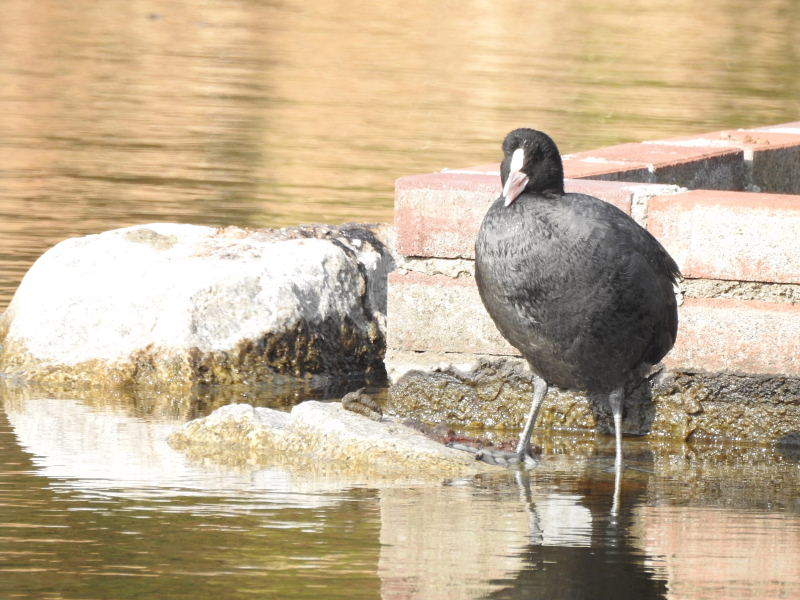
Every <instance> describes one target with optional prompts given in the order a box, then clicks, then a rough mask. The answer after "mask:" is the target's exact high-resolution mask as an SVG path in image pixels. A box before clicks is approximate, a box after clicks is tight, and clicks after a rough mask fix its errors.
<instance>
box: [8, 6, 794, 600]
mask: <svg viewBox="0 0 800 600" xmlns="http://www.w3.org/2000/svg"><path fill="white" fill-rule="evenodd" d="M798 98H800V3H798V2H796V1H793V0H774V1H770V0H766V1H764V2H758V3H749V2H741V1H733V0H727V1H724V0H707V1H706V2H704V3H703V4H702V10H700V9H699V8H698V5H697V3H696V2H690V1H689V0H677V1H676V2H670V3H666V2H652V1H650V2H622V1H616V2H614V1H605V0H603V1H600V2H597V1H595V2H588V1H583V2H582V1H569V2H558V3H556V2H550V3H535V4H534V3H519V2H517V3H495V2H485V1H480V2H439V3H433V2H426V3H422V2H420V3H404V4H402V5H397V4H391V3H356V2H349V1H347V0H345V1H344V2H328V1H324V0H323V1H314V0H312V1H310V2H299V1H296V0H289V1H286V2H281V1H277V0H276V1H270V0H263V1H262V0H203V1H196V2H189V1H187V0H174V1H170V2H166V1H156V0H104V1H103V2H96V1H90V0H72V1H71V2H63V1H61V0H36V1H35V2H31V1H30V0H3V2H2V19H0V309H2V308H3V307H4V306H5V305H6V304H7V303H8V301H9V300H10V297H11V295H12V294H13V290H14V289H15V287H16V285H17V283H18V282H19V279H20V278H21V276H22V274H23V273H24V272H25V270H26V269H27V268H28V267H29V266H30V264H31V263H32V261H33V260H35V258H36V257H37V256H38V255H39V254H41V252H42V251H43V250H45V249H46V248H47V247H49V246H50V245H52V244H53V243H55V242H57V241H59V240H61V239H64V238H66V237H69V236H73V235H82V234H86V233H92V232H98V231H102V230H105V229H109V228H113V227H120V226H126V225H130V224H133V223H141V222H150V221H182V222H192V223H203V224H212V225H213V224H237V225H251V226H273V225H288V224H295V223H298V222H314V221H316V222H319V221H323V222H331V223H334V222H342V221H348V220H356V221H386V220H389V219H390V218H391V205H392V185H393V180H394V179H395V178H396V177H399V176H402V175H406V174H411V173H421V172H428V171H433V170H437V169H440V168H443V167H456V166H467V165H470V164H479V163H484V162H487V161H491V160H495V159H496V158H497V155H498V144H499V140H500V139H501V138H502V136H503V135H504V133H505V132H506V131H508V130H509V129H511V128H514V127H517V126H520V125H532V126H536V127H538V128H541V129H544V130H546V131H549V132H550V133H551V134H552V135H553V136H554V137H555V138H556V140H557V141H558V142H559V144H560V145H561V148H562V150H563V151H575V150H580V149H587V148H591V147H596V146H600V145H604V144H610V143H615V142H621V141H630V140H638V139H645V138H652V137H656V136H668V135H675V134H681V133H686V132H691V131H704V130H712V129H715V128H728V127H742V126H752V125H761V124H766V123H774V122H781V121H790V120H797V119H798V118H800V102H799V101H798ZM295 388H296V389H295ZM281 389H282V391H281V392H280V393H274V390H273V391H271V392H270V391H267V392H264V391H263V390H262V391H255V392H254V391H252V390H245V391H238V390H234V391H228V392H225V393H224V394H222V395H217V396H214V397H204V398H199V399H197V398H195V399H184V401H179V402H177V403H169V402H167V403H165V402H164V401H163V399H161V400H160V399H159V398H113V399H112V398H100V399H98V398H88V397H81V396H80V395H78V396H75V397H64V395H63V394H59V395H57V396H58V397H56V398H54V397H52V396H53V395H52V394H44V393H30V392H9V393H5V394H3V395H2V396H0V408H2V410H0V455H1V456H2V458H0V542H1V543H0V598H3V599H5V598H37V599H38V598H69V599H72V598H80V599H93V598H147V597H152V598H184V597H185V598H199V599H202V598H251V597H258V598H306V597H309V598H311V597H313V598H315V599H319V598H339V597H347V598H350V599H353V598H362V597H363V598H379V597H382V598H420V599H436V598H443V599H448V600H450V599H456V598H569V599H574V598H593V599H594V598H605V597H614V598H616V599H617V600H624V599H626V598H631V599H632V598H662V597H666V598H675V599H679V598H680V599H683V598H733V599H735V598H798V597H800V517H799V516H798V515H799V514H800V505H798V500H797V498H798V495H799V494H798V491H800V490H798V480H800V472H799V471H798V469H799V468H800V467H798V458H797V456H796V455H791V454H786V453H784V454H781V453H779V452H777V451H776V450H773V449H758V448H751V449H738V448H732V447H727V448H722V449H715V448H697V447H682V446H681V447H667V446H658V445H656V446H653V445H648V444H647V443H640V444H638V445H635V446H634V445H632V444H631V445H630V446H629V447H628V448H626V452H628V453H629V454H630V455H631V456H632V462H633V463H634V464H635V465H638V466H639V467H640V469H641V470H638V471H637V470H634V471H630V472H628V473H626V478H625V482H624V490H623V505H622V509H621V512H620V514H619V516H618V517H617V518H616V519H610V518H609V510H610V491H611V488H610V486H611V476H610V474H609V473H607V472H606V470H605V469H606V467H607V466H608V463H609V451H610V446H609V445H608V442H609V440H604V439H601V440H600V446H601V447H600V449H599V450H598V451H597V453H596V454H595V451H594V448H595V441H594V440H588V441H586V440H583V441H581V442H580V443H578V442H576V441H575V440H572V439H564V440H560V441H558V440H557V441H553V442H552V450H553V452H555V453H554V454H550V455H548V456H547V458H546V460H545V461H544V464H543V465H542V467H541V468H540V469H539V470H537V471H536V472H535V473H534V474H533V475H532V478H531V479H530V480H523V481H516V480H514V479H513V478H512V477H510V476H508V477H506V476H501V477H494V478H488V479H482V480H477V481H470V482H449V483H448V484H444V485H437V486H429V487H415V486H411V487H396V488H380V489H373V488H366V487H363V486H353V485H352V482H347V481H307V480H303V478H302V477H300V478H298V477H297V475H296V474H295V475H290V474H288V473H286V472H282V471H278V470H269V469H267V470H262V471H257V472H246V471H242V472H232V471H230V470H225V469H222V468H220V467H215V466H214V465H200V464H192V463H190V462H189V461H187V460H186V459H185V458H184V457H182V456H181V455H179V454H177V453H175V452H173V451H172V450H171V449H170V448H169V447H168V446H167V445H166V443H165V437H166V435H167V433H168V431H170V430H171V429H173V428H174V427H176V426H177V425H178V424H179V423H180V422H181V421H183V420H185V419H186V418H190V417H193V416H196V415H197V414H198V413H202V412H205V411H207V410H210V409H211V408H213V407H214V406H216V405H218V404H220V403H222V402H223V401H229V400H231V399H238V400H252V399H255V400H256V401H258V402H261V403H279V404H290V403H292V402H295V401H296V400H297V399H298V398H301V397H305V396H308V395H319V394H320V393H322V394H323V395H324V394H325V393H327V392H329V390H328V391H324V390H323V391H320V390H318V389H316V388H314V386H313V385H311V386H308V385H305V386H294V384H292V383H291V382H289V383H285V384H284V385H283V387H282V388H281Z"/></svg>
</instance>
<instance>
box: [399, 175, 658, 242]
mask: <svg viewBox="0 0 800 600" xmlns="http://www.w3.org/2000/svg"><path fill="white" fill-rule="evenodd" d="M565 187H566V190H567V191H568V192H577V193H583V194H590V195H592V196H596V197H598V198H600V199H602V200H605V201H606V202H610V203H611V204H613V205H614V206H616V207H617V208H619V209H620V210H623V211H625V212H626V213H628V214H630V211H631V201H632V198H633V195H634V193H636V192H637V191H645V190H647V189H648V188H647V186H646V185H638V184H623V183H618V182H611V181H595V180H588V179H583V180H577V179H568V180H566V181H565ZM499 194H500V178H499V177H498V176H493V175H479V174H473V173H466V172H459V171H448V172H444V173H432V174H430V175H416V176H412V177H403V178H401V179H398V180H397V183H396V187H395V225H396V227H397V249H398V251H399V252H400V253H401V254H402V255H404V256H424V257H436V258H474V257H475V249H474V244H475V236H476V235H477V233H478V229H479V227H480V224H481V221H482V220H483V216H484V214H486V210H487V209H488V207H489V205H490V204H491V203H492V202H493V201H494V200H495V199H496V198H497V196H498V195H499Z"/></svg>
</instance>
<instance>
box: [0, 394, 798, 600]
mask: <svg viewBox="0 0 800 600" xmlns="http://www.w3.org/2000/svg"><path fill="white" fill-rule="evenodd" d="M263 400H266V399H263ZM275 400H279V399H278V398H276V399H275ZM0 408H2V412H0V464H2V465H3V472H2V475H1V476H0V541H1V542H2V544H0V573H2V577H0V597H3V598H69V599H72V598H76V599H77V598H80V599H86V598H142V597H152V598H165V599H171V598H197V599H201V600H202V599H205V598H209V599H212V598H220V597H223V598H231V599H238V598H251V597H259V598H286V599H293V598H319V597H324V598H365V599H366V598H419V599H426V600H436V599H442V600H448V599H459V598H464V599H467V598H520V599H523V598H540V597H541V598H550V599H558V598H564V599H570V600H574V599H576V598H577V599H580V598H587V599H589V598H592V599H595V598H600V599H602V598H616V599H617V600H634V599H643V598H687V599H688V598H691V599H704V600H705V599H708V600H711V599H718V598H721V597H724V598H730V599H735V598H797V597H800V453H798V452H797V451H795V452H794V454H793V453H792V452H785V453H784V454H781V453H780V452H778V451H775V450H767V449H764V448H755V447H749V448H748V447H735V446H708V447H702V446H697V445H689V446H683V445H677V446H676V445H670V444H667V443H664V442H660V443H659V442H657V441H650V442H646V441H632V440H631V441H628V442H626V447H625V452H626V456H627V459H628V462H629V464H630V465H631V466H632V467H633V468H632V469H630V470H628V471H626V473H625V478H624V481H623V487H622V495H621V501H620V507H619V510H618V513H617V514H613V513H612V492H613V483H614V480H613V473H612V472H611V471H610V469H609V467H610V466H611V465H612V463H613V440H612V439H611V438H608V437H606V438H603V437H600V438H599V439H594V438H593V436H580V437H574V436H572V437H565V436H560V437H558V436H556V437H548V438H543V439H540V440H539V442H540V443H541V444H542V445H543V446H544V447H545V449H546V454H545V456H544V457H543V459H542V464H541V465H540V466H539V467H538V468H537V469H536V470H534V471H532V472H530V473H529V474H528V475H527V476H515V475H514V474H512V473H505V472H503V473H500V474H495V475H491V476H483V477H477V478H474V479H466V480H456V481H445V482H441V483H432V484H424V485H423V484H419V483H417V484H412V485H405V484H403V483H402V482H399V483H397V484H386V483H385V484H382V485H379V486H369V485H365V484H363V483H361V484H355V483H354V482H353V481H352V480H348V479H347V478H346V477H344V476H335V475H329V476H327V477H320V476H314V477H312V476H309V475H304V474H303V473H302V472H292V471H287V470H285V469H281V468H277V467H272V468H271V467H264V468H254V467H251V468H236V469H232V468H230V467H223V466H221V465H215V464H214V463H213V462H202V463H201V462H196V461H193V460H191V459H189V458H186V457H185V456H184V455H183V454H181V453H179V452H176V451H175V450H173V449H172V448H171V447H170V446H169V445H168V444H167V442H166V437H167V435H168V433H169V432H170V431H172V430H173V429H174V428H176V427H177V426H179V424H180V423H181V422H182V421H183V420H184V418H185V415H183V414H182V412H181V410H180V409H179V408H177V407H176V406H174V405H173V406H170V404H169V403H161V404H158V403H155V404H153V405H151V406H150V407H149V409H145V408H144V407H143V406H138V407H131V406H125V405H124V404H122V403H120V402H118V401H115V400H114V399H111V398H106V397H103V396H97V395H84V397H83V398H79V397H77V396H72V397H70V396H69V395H68V394H62V395H61V396H60V397H58V398H53V397H48V396H46V395H43V394H42V393H40V392H34V391H31V390H26V389H24V388H22V389H20V388H11V389H7V390H6V391H5V393H4V395H3V399H2V406H1V407H0ZM565 451H566V452H568V453H565Z"/></svg>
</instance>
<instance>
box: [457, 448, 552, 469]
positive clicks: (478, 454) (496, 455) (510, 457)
mask: <svg viewBox="0 0 800 600" xmlns="http://www.w3.org/2000/svg"><path fill="white" fill-rule="evenodd" d="M447 445H448V446H450V447H451V448H453V449H455V450H462V451H464V452H469V453H470V454H473V455H475V460H479V461H481V462H485V463H487V464H490V465H496V466H498V467H506V468H510V469H530V468H532V467H535V466H536V465H537V464H538V463H539V461H538V460H536V459H535V458H534V457H532V456H531V455H530V454H528V453H527V452H526V453H525V454H523V455H520V454H518V453H516V452H507V451H505V450H498V449H496V448H476V447H475V446H469V445H467V444H459V443H458V442H452V443H450V444H447Z"/></svg>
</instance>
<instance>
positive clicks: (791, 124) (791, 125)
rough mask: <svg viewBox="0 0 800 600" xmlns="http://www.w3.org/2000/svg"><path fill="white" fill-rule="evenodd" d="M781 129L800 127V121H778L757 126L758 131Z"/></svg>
mask: <svg viewBox="0 0 800 600" xmlns="http://www.w3.org/2000/svg"><path fill="white" fill-rule="evenodd" d="M780 129H800V121H791V122H789V123H778V124H776V125H767V126H765V127H757V128H756V130H758V131H776V130H780Z"/></svg>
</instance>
